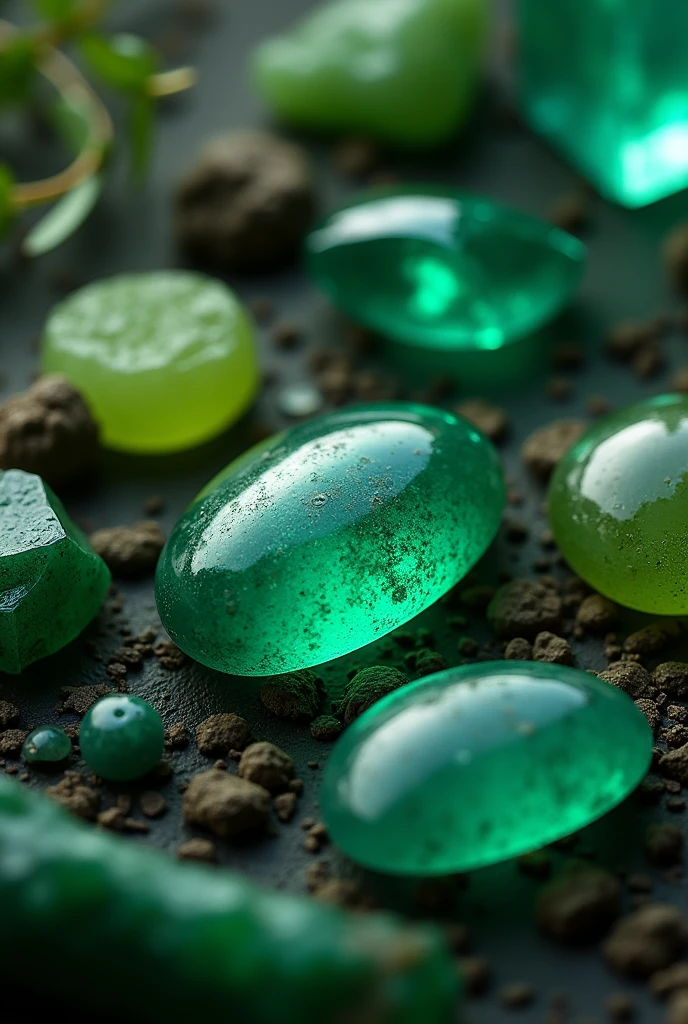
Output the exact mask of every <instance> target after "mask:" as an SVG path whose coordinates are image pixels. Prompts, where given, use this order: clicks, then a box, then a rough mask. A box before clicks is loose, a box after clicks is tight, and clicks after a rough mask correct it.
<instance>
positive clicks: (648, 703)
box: [635, 697, 662, 733]
mask: <svg viewBox="0 0 688 1024" xmlns="http://www.w3.org/2000/svg"><path fill="white" fill-rule="evenodd" d="M635 706H636V707H637V708H639V709H640V710H641V711H642V713H643V714H644V715H645V718H646V719H647V724H648V725H649V726H650V728H651V729H652V731H653V732H654V733H656V732H657V730H658V729H659V727H660V725H661V724H662V712H661V711H660V710H659V708H658V707H657V705H656V704H655V702H654V701H653V700H649V699H648V698H647V697H640V698H639V699H638V700H636V701H635Z"/></svg>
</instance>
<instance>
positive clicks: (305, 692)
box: [260, 669, 322, 722]
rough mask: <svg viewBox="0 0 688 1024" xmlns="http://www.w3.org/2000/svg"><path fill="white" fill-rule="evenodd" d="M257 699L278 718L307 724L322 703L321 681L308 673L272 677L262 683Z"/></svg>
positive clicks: (302, 671) (306, 671) (301, 672)
mask: <svg viewBox="0 0 688 1024" xmlns="http://www.w3.org/2000/svg"><path fill="white" fill-rule="evenodd" d="M260 699H261V701H262V702H263V704H264V705H265V707H266V708H267V709H268V711H271V712H272V714H273V715H277V717H278V718H287V719H291V720H292V721H295V722H301V721H302V722H310V721H311V720H312V719H313V718H315V716H316V715H317V714H318V710H319V708H320V705H321V703H322V680H321V679H320V678H319V676H317V675H316V674H315V673H314V672H311V671H310V669H301V670H300V671H298V672H288V673H287V674H286V675H283V676H273V677H272V678H271V679H268V680H267V682H265V683H263V686H262V688H261V691H260Z"/></svg>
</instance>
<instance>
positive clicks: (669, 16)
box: [519, 0, 688, 207]
mask: <svg viewBox="0 0 688 1024" xmlns="http://www.w3.org/2000/svg"><path fill="white" fill-rule="evenodd" d="M520 22H521V25H520V32H519V40H520V59H521V104H522V107H523V111H524V113H525V115H526V118H527V119H528V120H529V121H530V123H531V125H532V126H533V127H534V128H535V129H536V130H537V131H539V132H541V133H542V134H543V135H544V136H545V137H546V138H547V139H549V140H550V141H551V142H553V143H554V144H555V145H556V146H557V147H558V148H559V149H561V150H562V151H563V153H564V154H565V155H566V156H567V157H568V158H569V159H570V160H571V161H572V162H573V163H574V164H575V165H576V166H578V167H579V168H580V169H581V170H582V171H583V173H584V174H585V175H586V177H588V178H589V180H590V181H591V182H593V184H594V185H595V186H596V187H597V188H598V189H599V190H600V191H601V192H602V193H603V195H605V196H607V197H608V198H609V199H612V200H615V201H616V202H619V203H622V204H623V205H624V206H629V207H637V206H644V205H645V204H647V203H652V202H654V201H655V200H657V199H661V198H662V197H663V196H666V195H669V194H670V193H672V192H677V191H679V190H680V189H683V188H685V187H686V185H688V78H687V77H686V70H685V69H686V63H687V62H688V7H686V5H685V4H684V3H681V2H678V3H677V2H676V0H624V3H609V2H608V0H556V3H542V2H541V0H520Z"/></svg>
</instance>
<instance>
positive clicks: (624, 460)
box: [549, 395, 688, 615]
mask: <svg viewBox="0 0 688 1024" xmlns="http://www.w3.org/2000/svg"><path fill="white" fill-rule="evenodd" d="M549 518H550V523H551V526H552V531H553V533H554V536H555V538H556V541H557V544H558V545H559V548H560V550H561V552H562V554H563V555H564V557H565V558H566V561H567V562H568V563H569V565H570V566H571V568H572V569H573V570H574V572H576V573H578V575H579V576H581V577H582V578H583V579H584V580H586V582H588V583H589V584H590V585H591V586H593V587H594V588H595V589H596V590H599V591H600V593H602V594H604V595H606V596H607V597H610V598H612V600H614V601H618V602H619V603H620V604H623V605H627V606H628V607H630V608H637V609H639V610H640V611H644V612H652V613H654V614H656V615H685V614H686V613H688V397H686V396H685V395H661V396H659V397H658V398H651V399H649V400H648V401H644V402H638V403H637V404H636V405H631V406H629V407H628V408H626V409H621V410H619V411H618V412H614V413H612V415H610V416H606V417H605V418H604V419H603V420H600V421H599V422H598V423H596V424H595V425H594V426H593V427H591V429H590V430H588V431H587V433H585V434H584V435H583V436H582V438H581V439H580V440H579V441H578V442H577V443H576V444H575V445H574V446H573V447H572V448H571V449H570V450H569V451H568V452H567V454H566V455H565V456H564V458H563V459H562V460H561V462H560V463H559V465H558V466H557V468H556V470H555V473H554V476H553V478H552V482H551V484H550V490H549Z"/></svg>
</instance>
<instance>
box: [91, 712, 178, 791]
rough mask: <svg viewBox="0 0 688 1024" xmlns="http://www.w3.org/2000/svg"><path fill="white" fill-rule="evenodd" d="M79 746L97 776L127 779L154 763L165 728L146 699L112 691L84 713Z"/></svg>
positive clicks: (120, 779) (157, 756)
mask: <svg viewBox="0 0 688 1024" xmlns="http://www.w3.org/2000/svg"><path fill="white" fill-rule="evenodd" d="M79 746H80V747H81V753H82V755H83V758H84V760H85V761H86V764H87V765H88V766H89V768H91V769H92V771H94V772H95V773H96V775H101V776H102V777H103V778H104V779H112V780H113V781H115V782H128V781H129V780H131V779H138V778H140V777H141V776H142V775H145V774H146V772H149V771H150V770H151V769H152V768H154V767H155V766H156V764H157V763H158V761H159V760H160V758H161V757H162V752H163V749H164V746H165V727H164V726H163V724H162V719H161V718H160V715H159V714H158V712H157V711H156V710H155V708H154V707H152V705H150V704H149V703H148V702H147V701H145V700H141V698H140V697H135V696H133V695H132V694H129V693H112V694H108V696H107V697H103V698H102V699H101V700H99V701H97V702H96V703H95V704H94V705H93V706H92V707H91V708H89V709H88V711H87V712H86V714H85V715H84V720H83V722H82V723H81V729H80V730H79Z"/></svg>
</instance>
